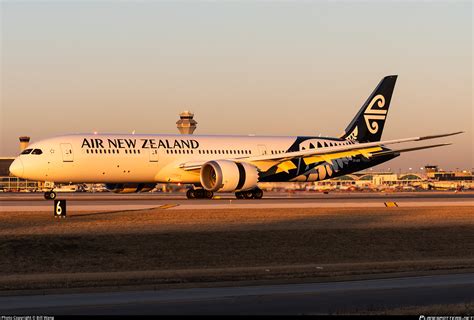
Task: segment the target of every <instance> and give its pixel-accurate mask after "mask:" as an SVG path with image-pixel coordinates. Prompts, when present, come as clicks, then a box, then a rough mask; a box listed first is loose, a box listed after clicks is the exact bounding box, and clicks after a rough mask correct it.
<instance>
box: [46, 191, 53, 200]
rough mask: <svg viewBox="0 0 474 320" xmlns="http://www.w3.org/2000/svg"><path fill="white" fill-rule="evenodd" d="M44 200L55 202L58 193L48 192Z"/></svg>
mask: <svg viewBox="0 0 474 320" xmlns="http://www.w3.org/2000/svg"><path fill="white" fill-rule="evenodd" d="M44 198H45V199H46V200H54V199H56V192H54V191H53V190H51V191H47V192H45V193H44Z"/></svg>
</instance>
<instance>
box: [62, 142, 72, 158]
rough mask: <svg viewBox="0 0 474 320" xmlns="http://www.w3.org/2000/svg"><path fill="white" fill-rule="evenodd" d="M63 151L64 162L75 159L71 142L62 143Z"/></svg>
mask: <svg viewBox="0 0 474 320" xmlns="http://www.w3.org/2000/svg"><path fill="white" fill-rule="evenodd" d="M61 153H62V155H63V162H73V161H74V154H73V152H72V145H71V144H70V143H61Z"/></svg>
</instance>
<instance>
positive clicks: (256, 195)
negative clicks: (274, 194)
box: [253, 188, 263, 199]
mask: <svg viewBox="0 0 474 320" xmlns="http://www.w3.org/2000/svg"><path fill="white" fill-rule="evenodd" d="M262 197H263V191H262V189H260V188H256V189H254V190H253V198H254V199H262Z"/></svg>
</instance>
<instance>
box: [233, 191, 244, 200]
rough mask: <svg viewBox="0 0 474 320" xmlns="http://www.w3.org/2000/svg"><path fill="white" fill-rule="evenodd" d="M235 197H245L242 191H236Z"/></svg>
mask: <svg viewBox="0 0 474 320" xmlns="http://www.w3.org/2000/svg"><path fill="white" fill-rule="evenodd" d="M235 197H236V198H237V199H243V198H244V195H243V194H242V192H236V193H235Z"/></svg>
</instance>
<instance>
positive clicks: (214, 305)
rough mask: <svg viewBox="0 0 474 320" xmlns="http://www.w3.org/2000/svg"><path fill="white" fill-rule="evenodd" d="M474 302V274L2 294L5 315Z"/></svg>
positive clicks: (353, 308) (351, 308)
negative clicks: (147, 289)
mask: <svg viewBox="0 0 474 320" xmlns="http://www.w3.org/2000/svg"><path fill="white" fill-rule="evenodd" d="M472 301H474V274H472V273H465V274H451V275H434V276H423V277H405V278H392V279H376V280H359V281H344V282H326V283H304V284H284V285H263V286H246V287H221V288H194V289H174V290H157V291H131V292H105V293H104V292H102V293H73V294H54V295H32V296H10V297H0V312H1V313H2V314H46V315H58V314H74V315H87V314H99V315H100V314H110V315H119V314H120V315H122V314H125V315H133V314H135V315H146V314H327V313H330V314H331V313H336V312H337V313H351V312H352V313H353V312H358V311H359V312H360V311H364V310H385V309H387V308H397V307H403V306H422V305H434V304H451V303H453V304H454V303H467V302H472Z"/></svg>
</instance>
